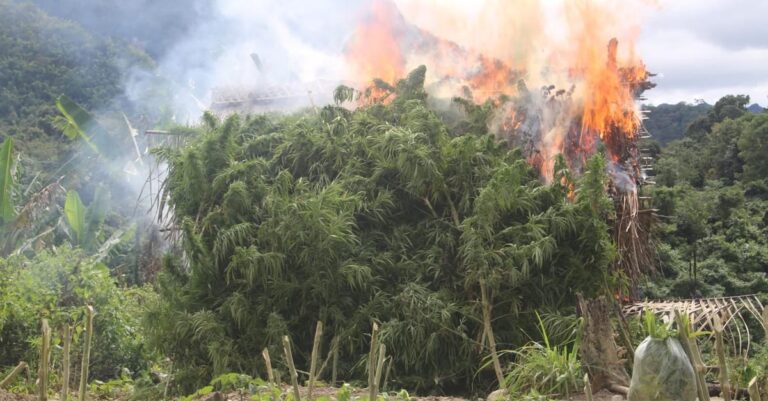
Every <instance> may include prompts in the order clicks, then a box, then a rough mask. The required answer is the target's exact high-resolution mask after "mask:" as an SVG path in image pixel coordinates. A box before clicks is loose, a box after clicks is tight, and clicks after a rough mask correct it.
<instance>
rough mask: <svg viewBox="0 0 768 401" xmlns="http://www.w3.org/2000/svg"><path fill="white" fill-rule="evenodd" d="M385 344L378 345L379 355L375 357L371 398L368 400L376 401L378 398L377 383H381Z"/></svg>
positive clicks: (385, 350)
mask: <svg viewBox="0 0 768 401" xmlns="http://www.w3.org/2000/svg"><path fill="white" fill-rule="evenodd" d="M386 353H387V346H386V345H384V344H381V345H379V357H378V358H377V359H376V375H375V378H374V381H373V391H371V394H373V398H371V399H370V401H376V399H378V398H379V383H381V372H382V371H383V370H384V361H385V360H386Z"/></svg>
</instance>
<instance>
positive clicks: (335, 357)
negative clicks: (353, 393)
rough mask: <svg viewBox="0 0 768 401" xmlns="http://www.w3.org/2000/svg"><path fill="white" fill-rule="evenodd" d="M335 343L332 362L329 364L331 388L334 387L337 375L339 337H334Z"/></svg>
mask: <svg viewBox="0 0 768 401" xmlns="http://www.w3.org/2000/svg"><path fill="white" fill-rule="evenodd" d="M334 340H335V342H334V345H333V362H332V363H331V387H335V386H336V378H337V373H338V367H339V341H340V339H339V337H338V336H336V337H335V338H334Z"/></svg>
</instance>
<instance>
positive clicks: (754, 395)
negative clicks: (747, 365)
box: [747, 376, 760, 401]
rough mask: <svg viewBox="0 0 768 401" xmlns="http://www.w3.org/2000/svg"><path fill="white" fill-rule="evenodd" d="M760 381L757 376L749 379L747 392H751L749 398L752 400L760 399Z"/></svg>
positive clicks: (758, 400) (757, 400)
mask: <svg viewBox="0 0 768 401" xmlns="http://www.w3.org/2000/svg"><path fill="white" fill-rule="evenodd" d="M759 387H760V383H759V382H758V380H757V376H755V377H753V378H752V380H750V381H749V386H747V392H749V399H750V400H751V401H755V400H756V401H760V388H759Z"/></svg>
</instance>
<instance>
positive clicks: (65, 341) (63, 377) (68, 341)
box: [61, 323, 72, 401]
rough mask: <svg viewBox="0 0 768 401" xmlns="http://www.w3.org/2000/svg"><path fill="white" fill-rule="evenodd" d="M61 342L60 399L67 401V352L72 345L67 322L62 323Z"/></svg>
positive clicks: (70, 332) (70, 330) (70, 331)
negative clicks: (62, 346) (62, 345)
mask: <svg viewBox="0 0 768 401" xmlns="http://www.w3.org/2000/svg"><path fill="white" fill-rule="evenodd" d="M61 337H62V339H61V340H62V343H63V344H64V349H63V350H62V356H61V401H67V399H68V398H69V376H70V375H69V365H70V363H69V352H70V347H71V345H72V328H71V327H69V324H66V323H65V324H64V329H63V332H62V335H61Z"/></svg>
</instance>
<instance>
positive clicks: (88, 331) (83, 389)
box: [77, 305, 93, 401]
mask: <svg viewBox="0 0 768 401" xmlns="http://www.w3.org/2000/svg"><path fill="white" fill-rule="evenodd" d="M86 313H87V316H86V326H85V341H84V342H83V363H82V366H81V369H80V391H79V393H78V394H77V399H78V401H85V399H86V393H87V392H88V368H89V367H90V364H91V340H93V306H91V305H88V307H87V308H86Z"/></svg>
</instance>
